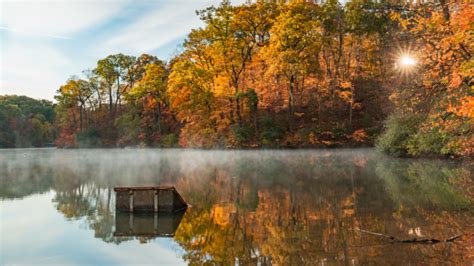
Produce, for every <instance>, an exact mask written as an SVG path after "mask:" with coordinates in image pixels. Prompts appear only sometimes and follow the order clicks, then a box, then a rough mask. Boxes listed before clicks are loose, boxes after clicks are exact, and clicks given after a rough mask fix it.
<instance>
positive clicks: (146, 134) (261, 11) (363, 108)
mask: <svg viewBox="0 0 474 266" xmlns="http://www.w3.org/2000/svg"><path fill="white" fill-rule="evenodd" d="M472 9H473V8H472V6H471V5H468V4H463V3H458V2H454V1H453V2H451V1H444V0H443V1H440V2H431V1H428V2H421V3H403V2H379V1H367V0H354V1H349V2H347V3H345V4H341V3H339V2H338V1H335V0H329V1H324V2H318V1H256V2H249V3H246V4H243V5H239V6H233V5H231V4H230V2H228V1H223V2H222V3H221V4H220V5H218V6H213V7H209V8H207V9H204V10H200V11H197V15H198V16H199V17H200V19H201V20H202V21H203V22H204V26H203V27H200V28H197V29H193V30H192V31H191V32H190V33H189V35H188V36H187V38H186V40H185V41H184V43H183V45H182V52H181V53H180V54H179V55H177V56H175V57H174V58H172V59H171V60H169V62H165V61H162V60H160V59H158V58H157V57H155V56H153V55H149V54H143V55H141V56H138V57H135V56H130V55H123V54H114V55H109V56H107V57H106V58H104V59H101V60H99V61H98V62H97V65H96V66H95V67H94V68H93V69H91V70H86V71H84V73H83V74H82V75H81V77H77V76H75V77H72V78H71V79H69V80H68V81H67V82H66V83H65V84H64V85H62V86H61V87H60V88H59V90H58V92H57V95H56V97H55V98H56V101H57V105H56V107H55V111H56V122H55V125H56V129H57V138H56V144H57V145H58V146H61V147H96V146H104V147H116V146H137V145H141V146H158V147H178V146H180V147H204V148H237V147H239V148H242V147H244V148H252V147H323V146H324V147H325V146H361V145H372V144H374V143H375V142H376V144H377V146H378V147H380V149H381V150H383V151H386V152H388V153H391V154H394V155H434V154H436V155H439V154H447V155H472V151H473V148H472V147H473V138H472V119H473V116H474V115H473V104H472V103H473V96H472V94H473V90H472V71H473V70H472V69H473V68H472V67H473V61H472V56H471V51H472V49H473V43H474V42H473V40H472V38H473V37H472V36H473V34H472V28H473V26H472V21H473V20H474V19H473V15H472V13H474V12H472ZM156 37H157V38H159V36H156ZM406 55H410V56H412V57H414V58H415V59H416V65H414V66H412V65H410V66H403V65H400V64H399V63H398V60H399V58H400V57H402V56H406ZM387 116H388V119H387ZM384 121H385V122H384ZM379 136H380V137H379ZM377 138H378V140H376V139H377Z"/></svg>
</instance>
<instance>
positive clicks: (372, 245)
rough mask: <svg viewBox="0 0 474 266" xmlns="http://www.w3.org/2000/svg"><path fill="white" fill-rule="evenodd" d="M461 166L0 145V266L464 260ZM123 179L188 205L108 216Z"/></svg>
mask: <svg viewBox="0 0 474 266" xmlns="http://www.w3.org/2000/svg"><path fill="white" fill-rule="evenodd" d="M473 170H474V169H473V167H472V164H467V163H460V162H452V161H444V160H434V159H432V160H428V159H394V158H389V157H385V156H383V155H380V154H378V153H377V152H375V151H374V150H373V149H341V150H289V151H281V150H262V151H253V150H252V151H233V150H230V151H211V150H206V151H203V150H174V149H169V150H168V149H166V150H160V149H105V150H104V149H91V150H57V149H14V150H0V217H1V227H0V228H1V231H0V238H1V242H0V264H46V265H51V264H76V265H77V264H101V265H104V264H114V265H116V264H123V265H130V264H158V263H159V264H165V265H166V264H167V265H175V264H178V265H179V264H203V263H212V264H226V265H230V264H232V265H234V264H245V265H246V264H252V265H255V264H259V265H269V264H277V265H305V264H306V265H315V264H316V265H317V264H324V265H326V264H329V265H332V264H336V265H339V264H346V265H366V264H397V265H405V264H413V265H419V264H425V265H427V264H444V263H446V264H453V265H471V264H472V263H474V238H473V233H474V208H473V206H474V177H473V174H472V172H473ZM127 185H133V186H137V185H173V186H175V187H176V189H177V191H178V192H179V193H180V194H181V195H182V197H183V198H184V199H185V200H186V201H187V202H188V203H189V204H190V205H191V207H190V208H188V209H187V210H186V212H184V213H180V214H175V215H167V214H161V213H160V214H158V215H149V216H144V215H141V216H140V215H128V214H123V213H122V214H118V213H117V214H116V213H115V193H114V191H113V188H114V187H115V186H127ZM119 233H122V234H119ZM377 234H383V235H384V236H381V235H377ZM460 234H461V235H460ZM389 236H392V237H394V238H396V239H398V240H409V239H414V238H417V239H426V238H434V239H437V240H446V239H449V238H451V237H453V236H459V237H457V238H456V239H455V240H453V241H448V242H444V241H442V242H440V243H436V244H427V243H416V242H415V243H401V241H393V240H391V239H389Z"/></svg>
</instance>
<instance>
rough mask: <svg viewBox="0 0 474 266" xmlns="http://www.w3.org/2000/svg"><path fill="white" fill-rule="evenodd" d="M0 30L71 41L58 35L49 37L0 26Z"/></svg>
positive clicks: (48, 35)
mask: <svg viewBox="0 0 474 266" xmlns="http://www.w3.org/2000/svg"><path fill="white" fill-rule="evenodd" d="M0 30H5V31H9V32H15V33H21V34H26V35H31V34H32V35H37V36H42V37H49V38H55V39H65V40H72V38H69V37H66V36H60V35H51V34H41V33H29V32H25V31H21V30H17V29H12V28H7V27H3V26H0Z"/></svg>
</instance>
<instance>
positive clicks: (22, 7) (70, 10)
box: [0, 0, 245, 99]
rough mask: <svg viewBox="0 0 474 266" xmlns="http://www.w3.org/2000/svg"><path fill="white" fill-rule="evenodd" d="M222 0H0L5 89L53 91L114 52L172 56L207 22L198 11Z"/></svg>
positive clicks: (35, 93) (36, 93)
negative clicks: (193, 31)
mask: <svg viewBox="0 0 474 266" xmlns="http://www.w3.org/2000/svg"><path fill="white" fill-rule="evenodd" d="M244 1H245V0H234V1H232V3H233V4H240V3H242V2H244ZM220 2H221V0H154V1H149V0H136V1H132V0H0V38H1V39H0V53H1V56H0V94H1V93H8V94H24V95H28V96H32V97H37V98H47V99H53V96H54V94H55V91H56V90H57V89H58V88H59V86H60V84H62V83H63V82H65V81H66V80H67V79H68V78H69V77H70V76H71V75H74V74H80V72H81V70H83V69H86V68H89V67H94V65H95V63H96V62H97V60H98V59H100V58H101V57H104V56H106V55H108V54H113V53H127V54H133V55H139V54H141V53H156V52H157V53H158V56H160V57H162V58H163V59H166V57H167V56H169V55H168V54H167V53H170V50H171V49H172V48H171V46H174V45H176V44H177V43H179V42H180V41H182V40H183V39H184V38H185V36H186V35H187V34H188V33H189V32H190V31H191V29H193V28H196V27H199V26H201V25H202V22H201V21H200V20H199V18H198V17H197V15H196V14H195V11H196V10H199V9H204V8H206V7H208V6H210V5H218V4H219V3H220ZM160 49H162V50H160Z"/></svg>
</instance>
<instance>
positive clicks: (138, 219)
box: [114, 211, 186, 237]
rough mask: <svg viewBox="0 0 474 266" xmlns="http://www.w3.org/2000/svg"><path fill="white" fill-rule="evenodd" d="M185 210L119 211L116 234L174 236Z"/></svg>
mask: <svg viewBox="0 0 474 266" xmlns="http://www.w3.org/2000/svg"><path fill="white" fill-rule="evenodd" d="M185 212H186V211H180V212H175V213H159V214H158V213H126V212H117V213H116V217H115V232H114V236H144V237H173V236H174V233H175V232H176V229H178V226H179V224H180V223H181V219H182V218H183V216H184V213H185Z"/></svg>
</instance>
